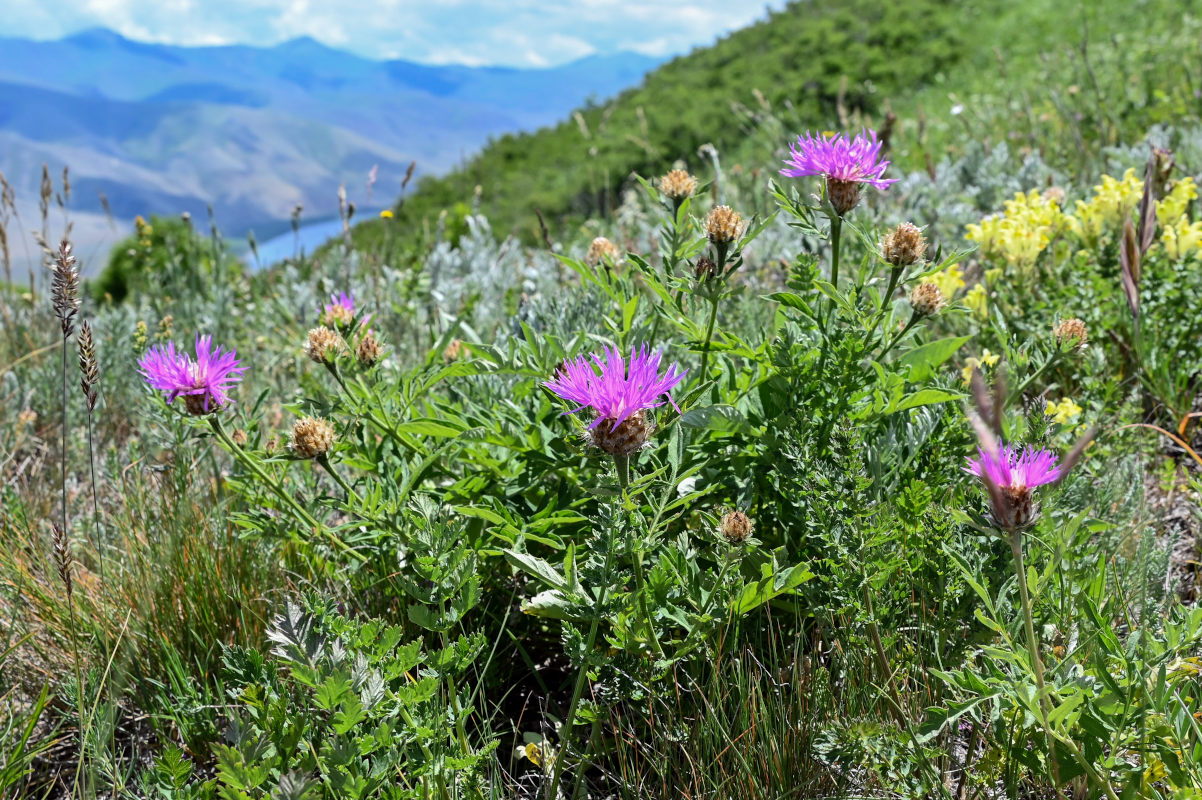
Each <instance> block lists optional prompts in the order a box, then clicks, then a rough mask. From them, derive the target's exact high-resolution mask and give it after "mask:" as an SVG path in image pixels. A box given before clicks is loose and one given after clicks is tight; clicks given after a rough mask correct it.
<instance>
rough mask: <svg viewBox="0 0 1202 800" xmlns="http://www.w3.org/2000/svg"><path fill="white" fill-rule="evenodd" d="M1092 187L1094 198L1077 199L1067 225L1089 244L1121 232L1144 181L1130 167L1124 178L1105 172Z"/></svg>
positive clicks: (1137, 200)
mask: <svg viewBox="0 0 1202 800" xmlns="http://www.w3.org/2000/svg"><path fill="white" fill-rule="evenodd" d="M1093 191H1094V196H1093V198H1092V199H1090V200H1089V201H1088V202H1085V201H1083V200H1078V201H1077V210H1076V212H1075V213H1074V214H1072V215H1071V216H1069V217H1068V229H1069V230H1070V231H1072V233H1073V234H1075V235H1076V236H1077V238H1079V239H1081V240H1082V241H1084V242H1085V243H1086V245H1088V246H1090V247H1092V246H1096V245H1097V244H1098V242H1099V241H1100V240H1101V239H1102V238H1103V237H1104V236H1105V235H1106V234H1107V233H1113V234H1115V235H1118V234H1120V233H1122V230H1123V220H1124V219H1126V218H1128V217H1130V216H1131V214H1132V213H1133V212H1134V211H1135V207H1136V205H1138V203H1139V200H1140V197H1141V196H1142V195H1143V192H1144V182H1143V181H1142V180H1141V179H1139V178H1137V177H1136V176H1135V170H1134V169H1128V170H1127V171H1126V172H1124V173H1123V178H1122V180H1115V179H1114V178H1112V177H1111V176H1109V175H1103V176H1102V183H1101V184H1099V185H1097V186H1095V187H1093Z"/></svg>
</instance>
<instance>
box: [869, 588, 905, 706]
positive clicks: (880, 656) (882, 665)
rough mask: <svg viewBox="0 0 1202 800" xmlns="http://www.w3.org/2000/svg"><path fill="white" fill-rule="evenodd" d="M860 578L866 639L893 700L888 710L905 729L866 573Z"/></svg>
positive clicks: (899, 699) (898, 695)
mask: <svg viewBox="0 0 1202 800" xmlns="http://www.w3.org/2000/svg"><path fill="white" fill-rule="evenodd" d="M861 578H862V580H861V583H862V585H863V594H864V609H865V610H866V611H867V612H868V637H869V638H870V639H871V640H872V649H873V653H874V655H875V656H876V666H877V669H878V670H879V671H880V673H881V677H882V678H884V680H885V685H886V686H887V687H888V689H889V696H890V698H891V699H892V700H893V703H892V704H891V705H890V708H891V710H892V711H893V716H894V719H896V720H897V723H898V725H900V726H901V727H903V728H905V727H907V725H908V721H907V720H906V717H905V714H904V713H902V704H901V695H900V694H899V693H898V691H897V684H896V683H895V682H894V680H893V669H892V668H891V667H890V666H889V657H888V656H887V655H886V654H885V645H884V644H883V643H882V642H881V630H880V628H879V627H877V624H876V610H875V609H874V608H873V605H872V592H871V591H870V587H869V585H868V575H867V573H865V572H862V573H861Z"/></svg>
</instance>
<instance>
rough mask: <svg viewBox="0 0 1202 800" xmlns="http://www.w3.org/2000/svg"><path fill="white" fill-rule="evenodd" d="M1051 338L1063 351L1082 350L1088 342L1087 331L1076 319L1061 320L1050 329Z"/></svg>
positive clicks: (1083, 324) (1082, 323)
mask: <svg viewBox="0 0 1202 800" xmlns="http://www.w3.org/2000/svg"><path fill="white" fill-rule="evenodd" d="M1052 338H1054V339H1055V340H1056V345H1057V346H1058V347H1060V348H1062V349H1064V350H1083V349H1085V345H1086V343H1088V342H1089V329H1088V328H1086V327H1085V323H1084V322H1082V321H1081V320H1079V319H1077V318H1076V317H1070V318H1068V319H1062V320H1060V321H1059V322H1057V323H1056V324H1055V326H1053V328H1052Z"/></svg>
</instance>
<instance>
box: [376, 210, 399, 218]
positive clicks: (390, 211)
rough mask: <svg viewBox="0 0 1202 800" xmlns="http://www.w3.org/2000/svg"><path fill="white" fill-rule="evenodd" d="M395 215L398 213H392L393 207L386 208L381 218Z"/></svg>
mask: <svg viewBox="0 0 1202 800" xmlns="http://www.w3.org/2000/svg"><path fill="white" fill-rule="evenodd" d="M394 216H396V215H395V214H393V213H392V209H391V208H386V209H384V210H383V211H381V212H380V219H392V218H393V217H394Z"/></svg>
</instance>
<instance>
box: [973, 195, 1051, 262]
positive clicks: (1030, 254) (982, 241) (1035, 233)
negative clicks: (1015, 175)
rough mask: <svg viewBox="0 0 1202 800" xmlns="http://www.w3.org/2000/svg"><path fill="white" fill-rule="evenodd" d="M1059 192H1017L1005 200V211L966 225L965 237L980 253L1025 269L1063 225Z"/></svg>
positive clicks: (1045, 247)
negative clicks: (975, 244)
mask: <svg viewBox="0 0 1202 800" xmlns="http://www.w3.org/2000/svg"><path fill="white" fill-rule="evenodd" d="M1059 198H1060V194H1059V193H1054V192H1051V191H1049V192H1047V193H1046V194H1042V195H1041V194H1040V193H1039V192H1038V191H1037V190H1035V189H1032V190H1031V191H1029V192H1026V193H1025V194H1024V193H1023V192H1017V193H1015V195H1014V199H1013V200H1007V201H1006V210H1005V211H1004V212H1002V213H1001V214H993V215H991V216H988V217H986V218H985V219H983V220H981V222H980V223H979V224H973V225H968V226H967V229H968V231H967V233H965V235H964V238H966V239H968V240H969V241H972V242H977V243H978V244H979V245H980V249H981V255H983V256H984V257H985V258H988V259H995V260H996V259H1001V260H1004V261H1005V262H1006V263H1007V264H1011V265H1014V266H1017V267H1021V268H1027V267H1030V266H1032V265H1033V264H1034V263H1035V259H1037V258H1038V257H1039V254H1040V253H1042V252H1043V251H1044V250H1046V249H1047V246H1048V244H1050V243H1051V241H1052V237H1054V236H1055V235H1056V234H1057V233H1059V232H1060V231H1061V229H1063V228H1064V226H1065V220H1066V218H1065V216H1064V213H1063V212H1061V210H1060V200H1059Z"/></svg>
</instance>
